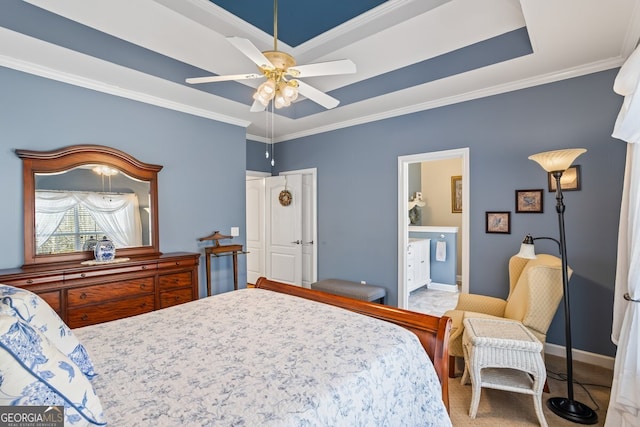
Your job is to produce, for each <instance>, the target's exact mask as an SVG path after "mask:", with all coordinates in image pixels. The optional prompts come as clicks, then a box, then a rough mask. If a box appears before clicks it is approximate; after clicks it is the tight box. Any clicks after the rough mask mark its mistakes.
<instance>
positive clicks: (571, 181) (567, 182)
mask: <svg viewBox="0 0 640 427" xmlns="http://www.w3.org/2000/svg"><path fill="white" fill-rule="evenodd" d="M547 175H548V177H549V191H552V192H554V193H555V191H556V179H555V178H554V176H553V175H552V174H551V172H548V173H547ZM560 188H562V191H578V190H580V165H573V166H571V167H570V168H569V169H567V170H566V171H564V173H563V174H562V176H561V177H560Z"/></svg>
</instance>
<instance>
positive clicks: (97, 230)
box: [35, 164, 152, 255]
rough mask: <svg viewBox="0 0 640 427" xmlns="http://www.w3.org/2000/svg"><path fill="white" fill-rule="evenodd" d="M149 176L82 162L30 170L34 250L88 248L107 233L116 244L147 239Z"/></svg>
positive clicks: (146, 243)
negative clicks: (55, 169)
mask: <svg viewBox="0 0 640 427" xmlns="http://www.w3.org/2000/svg"><path fill="white" fill-rule="evenodd" d="M151 226H152V216H151V200H150V184H149V181H142V180H139V179H136V178H133V177H131V176H129V175H127V174H126V173H124V172H123V171H121V170H118V169H116V168H113V167H110V166H106V165H99V164H85V165H82V166H78V167H75V168H73V169H69V170H66V171H63V172H53V173H36V174H35V234H36V236H35V244H36V254H37V255H45V254H61V253H70V252H77V251H87V250H88V251H91V250H93V247H94V246H95V244H96V242H97V241H98V240H101V239H103V238H105V237H106V238H108V239H109V240H111V241H112V242H113V243H114V245H115V247H116V248H131V247H139V246H149V245H151V234H152V233H151Z"/></svg>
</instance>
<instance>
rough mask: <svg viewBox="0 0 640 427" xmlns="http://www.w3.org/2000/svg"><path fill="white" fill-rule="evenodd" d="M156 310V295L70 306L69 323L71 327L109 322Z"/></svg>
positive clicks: (68, 311) (68, 312)
mask: <svg viewBox="0 0 640 427" xmlns="http://www.w3.org/2000/svg"><path fill="white" fill-rule="evenodd" d="M153 310H154V296H153V295H146V296H141V297H135V298H128V299H122V300H118V301H111V302H104V303H102V304H99V305H95V306H87V307H81V308H70V309H68V310H67V324H68V325H69V327H70V328H72V329H73V328H80V327H82V326H88V325H93V324H96V323H102V322H108V321H110V320H116V319H121V318H123V317H129V316H135V315H137V314H142V313H147V312H149V311H153Z"/></svg>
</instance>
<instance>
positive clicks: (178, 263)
mask: <svg viewBox="0 0 640 427" xmlns="http://www.w3.org/2000/svg"><path fill="white" fill-rule="evenodd" d="M197 263H198V259H197V258H194V257H190V258H184V259H177V260H175V261H160V262H159V263H158V269H160V270H164V269H169V268H173V269H174V270H175V269H177V268H189V267H193V266H195V265H197Z"/></svg>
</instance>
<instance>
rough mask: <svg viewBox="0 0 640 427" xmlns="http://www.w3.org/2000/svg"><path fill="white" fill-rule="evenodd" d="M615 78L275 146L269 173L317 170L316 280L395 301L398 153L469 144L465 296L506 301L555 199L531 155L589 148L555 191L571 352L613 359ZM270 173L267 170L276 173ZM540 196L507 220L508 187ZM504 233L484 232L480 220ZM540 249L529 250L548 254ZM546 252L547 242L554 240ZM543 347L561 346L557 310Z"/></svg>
mask: <svg viewBox="0 0 640 427" xmlns="http://www.w3.org/2000/svg"><path fill="white" fill-rule="evenodd" d="M616 72H617V70H609V71H606V72H601V73H596V74H591V75H587V76H584V77H579V78H574V79H570V80H564V81H561V82H557V83H552V84H547V85H543V86H538V87H533V88H529V89H523V90H519V91H515V92H511V93H506V94H501V95H496V96H492V97H487V98H483V99H479V100H474V101H469V102H464V103H460V104H456V105H451V106H446V107H442V108H438V109H433V110H428V111H424V112H419V113H414V114H411V115H406V116H402V117H397V118H392V119H387V120H383V121H378V122H375V123H370V124H365V125H360V126H354V127H350V128H346V129H340V130H336V131H332V132H328V133H324V134H320V135H313V136H309V137H305V138H301V139H298V140H294V141H288V142H284V143H279V144H277V147H278V153H279V157H278V160H279V163H278V164H277V165H276V169H277V171H280V170H295V169H304V168H311V167H315V168H317V170H318V238H319V239H318V240H319V245H318V256H319V258H318V276H319V279H323V278H327V277H340V278H343V279H348V280H356V281H360V280H366V281H367V282H370V283H376V284H381V285H384V286H385V287H386V288H387V292H388V296H389V299H388V303H389V304H391V305H395V304H397V277H398V266H397V253H398V252H397V251H398V248H397V240H398V236H397V224H398V218H397V200H398V194H397V191H398V190H397V188H398V171H397V158H398V156H403V155H409V154H416V153H424V152H431V151H439V150H447V149H453V148H461V147H470V176H469V182H470V187H469V188H470V192H471V200H470V209H471V212H470V216H471V217H470V290H471V292H474V293H481V294H486V295H493V296H498V297H506V295H507V293H508V275H507V261H508V258H509V257H510V256H511V255H513V254H514V253H515V252H517V250H518V249H519V245H520V242H521V241H522V238H523V237H524V235H525V234H526V233H532V234H534V235H538V236H552V237H554V236H557V235H558V222H557V214H556V212H555V208H554V207H555V197H554V194H552V193H549V192H548V191H547V175H546V172H544V171H543V170H542V169H541V168H540V167H539V166H538V165H537V164H536V163H534V162H532V161H530V160H528V159H527V157H528V156H529V155H531V154H534V153H537V152H541V151H547V150H555V149H561V148H569V147H584V148H586V149H587V150H588V151H587V153H585V154H584V155H582V156H581V157H580V158H578V161H577V162H576V164H580V165H581V167H582V190H581V191H573V192H566V193H565V199H564V200H565V204H566V206H567V208H566V232H567V242H568V243H567V245H568V248H567V253H568V257H569V263H570V265H571V266H572V267H573V269H574V271H575V272H574V275H573V278H572V280H571V283H570V286H571V306H572V326H573V329H574V337H573V338H574V339H573V345H574V347H575V348H578V349H582V350H586V351H590V352H594V353H599V354H607V355H613V354H614V352H615V347H614V346H613V344H611V341H610V334H611V317H612V303H613V289H614V278H615V265H616V244H617V234H618V219H619V214H620V210H619V206H620V200H621V194H622V180H623V171H624V159H625V150H626V146H625V144H624V143H623V142H620V141H618V140H615V139H613V138H611V136H610V135H611V131H612V129H613V123H614V122H615V118H616V115H617V112H618V110H619V108H620V105H621V104H622V98H621V97H619V96H618V95H616V94H615V93H614V92H613V90H612V86H613V80H614V78H615V75H616ZM277 171H276V172H277ZM532 188H541V189H544V190H545V191H544V195H545V199H544V205H545V210H544V213H543V214H516V213H515V207H514V204H515V190H517V189H532ZM494 210H495V211H502V210H504V211H511V212H512V215H511V218H512V230H511V234H509V235H506V234H486V233H485V212H486V211H494ZM545 245H547V243H540V244H539V245H538V248H537V249H538V251H539V252H548V253H552V254H557V248H556V247H553V246H551V245H549V246H545ZM552 245H553V243H552ZM548 341H549V342H551V343H556V344H560V345H564V321H563V318H562V309H561V308H560V310H559V311H558V313H557V314H556V317H555V319H554V321H553V324H552V325H551V328H550V330H549V335H548Z"/></svg>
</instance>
